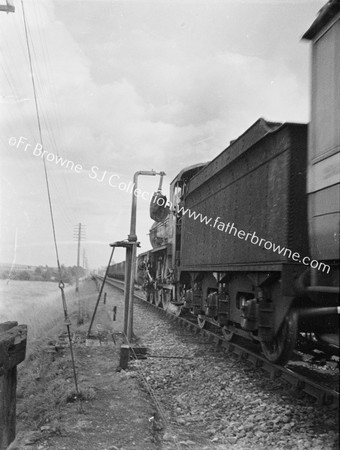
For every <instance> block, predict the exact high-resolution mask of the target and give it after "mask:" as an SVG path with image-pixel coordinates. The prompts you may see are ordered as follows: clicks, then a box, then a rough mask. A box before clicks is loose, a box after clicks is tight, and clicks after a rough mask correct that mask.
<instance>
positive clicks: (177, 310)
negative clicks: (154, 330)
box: [167, 303, 182, 317]
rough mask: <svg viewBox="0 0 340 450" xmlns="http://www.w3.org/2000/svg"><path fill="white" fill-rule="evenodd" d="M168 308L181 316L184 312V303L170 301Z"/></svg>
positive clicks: (175, 314)
mask: <svg viewBox="0 0 340 450" xmlns="http://www.w3.org/2000/svg"><path fill="white" fill-rule="evenodd" d="M167 310H168V311H169V312H170V313H171V314H173V315H174V316H176V317H179V316H180V315H181V312H182V305H174V304H173V303H169V304H168V309H167Z"/></svg>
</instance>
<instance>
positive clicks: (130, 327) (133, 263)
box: [127, 243, 137, 342]
mask: <svg viewBox="0 0 340 450" xmlns="http://www.w3.org/2000/svg"><path fill="white" fill-rule="evenodd" d="M136 247H137V243H134V244H133V245H132V249H131V271H130V291H129V307H128V318H129V320H128V329H127V337H128V340H129V342H130V341H131V339H132V336H133V301H134V298H133V296H134V290H135V266H136Z"/></svg>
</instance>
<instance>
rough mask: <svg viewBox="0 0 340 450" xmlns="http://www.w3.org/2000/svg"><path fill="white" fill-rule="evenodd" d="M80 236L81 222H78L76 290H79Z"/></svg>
mask: <svg viewBox="0 0 340 450" xmlns="http://www.w3.org/2000/svg"><path fill="white" fill-rule="evenodd" d="M80 237H81V223H79V225H78V253H77V275H76V292H79V260H80Z"/></svg>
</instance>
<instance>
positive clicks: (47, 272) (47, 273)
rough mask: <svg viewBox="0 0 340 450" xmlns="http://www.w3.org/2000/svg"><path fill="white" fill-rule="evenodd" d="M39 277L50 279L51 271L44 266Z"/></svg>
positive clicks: (45, 279)
mask: <svg viewBox="0 0 340 450" xmlns="http://www.w3.org/2000/svg"><path fill="white" fill-rule="evenodd" d="M41 277H42V280H43V281H51V278H52V271H51V269H50V268H49V267H48V266H45V268H44V270H43V272H42V275H41Z"/></svg>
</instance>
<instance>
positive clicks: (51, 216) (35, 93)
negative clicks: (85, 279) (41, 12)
mask: <svg viewBox="0 0 340 450" xmlns="http://www.w3.org/2000/svg"><path fill="white" fill-rule="evenodd" d="M21 6H22V15H23V22H24V28H25V36H26V44H27V52H28V59H29V67H30V71H31V78H32V86H33V96H34V104H35V112H36V117H37V123H38V130H39V136H40V141H41V145H42V146H43V148H44V144H43V136H42V131H41V121H40V114H39V106H38V98H37V90H36V84H35V77H34V71H33V62H32V55H31V48H30V44H29V37H28V27H27V21H26V14H25V7H24V2H23V0H21ZM42 160H43V167H44V175H45V181H46V190H47V197H48V204H49V211H50V219H51V225H52V234H53V242H54V248H55V254H56V260H57V266H58V273H59V288H60V291H61V297H62V303H63V310H64V318H65V325H66V327H67V332H68V339H69V345H70V353H71V360H72V367H73V375H74V383H75V389H76V393H77V396H78V398H80V392H79V387H78V380H77V373H76V367H75V360H74V354H73V346H72V339H71V331H70V324H71V322H70V320H69V317H68V312H67V304H66V298H65V292H64V287H65V285H64V283H63V281H62V271H61V265H60V259H59V251H58V243H57V236H56V228H55V221H54V214H53V206H52V198H51V191H50V185H49V178H48V173H47V167H46V160H45V158H44V157H43V158H42Z"/></svg>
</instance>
